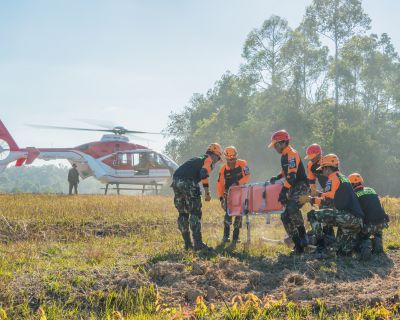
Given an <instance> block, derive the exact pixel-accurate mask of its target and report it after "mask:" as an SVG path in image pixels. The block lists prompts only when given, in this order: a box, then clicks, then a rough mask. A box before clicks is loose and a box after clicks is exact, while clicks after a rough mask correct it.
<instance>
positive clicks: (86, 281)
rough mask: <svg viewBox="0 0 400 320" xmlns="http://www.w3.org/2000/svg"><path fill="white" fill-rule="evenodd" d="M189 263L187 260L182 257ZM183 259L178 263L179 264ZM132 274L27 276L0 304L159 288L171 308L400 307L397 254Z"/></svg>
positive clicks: (166, 264) (4, 291)
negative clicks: (268, 302)
mask: <svg viewBox="0 0 400 320" xmlns="http://www.w3.org/2000/svg"><path fill="white" fill-rule="evenodd" d="M181 257H182V258H184V256H183V255H182V256H181ZM178 260H179V259H178ZM137 267H139V266H136V267H131V268H129V269H119V268H114V269H106V268H105V269H99V268H97V269H95V268H94V269H91V270H86V271H77V270H64V271H62V272H53V273H49V274H47V275H46V276H45V278H43V276H42V275H36V274H33V275H32V274H29V275H28V274H26V275H24V274H22V275H20V276H16V277H14V279H13V280H12V282H10V283H8V284H7V286H3V287H2V286H1V285H0V289H1V290H0V301H6V300H7V298H8V297H9V296H13V297H21V299H22V297H28V299H29V301H30V304H32V306H31V307H32V308H33V309H34V308H36V307H38V306H39V305H40V303H41V302H43V299H46V300H49V301H51V300H59V301H64V302H65V301H68V299H69V297H71V296H73V297H75V299H78V300H80V301H82V303H84V302H85V301H86V299H88V297H90V296H91V295H92V294H94V293H96V292H99V291H101V292H108V291H110V290H113V291H121V290H130V291H132V292H133V291H135V290H137V289H138V288H140V287H142V286H148V285H150V284H152V283H153V284H155V285H156V288H157V290H158V291H159V293H160V297H161V301H162V302H163V303H165V304H167V305H169V306H178V305H185V304H188V305H193V304H194V303H195V301H196V298H197V297H198V296H202V297H204V298H205V299H206V301H208V302H213V303H216V304H221V305H222V304H223V303H224V302H227V303H230V302H231V301H232V299H234V298H235V296H238V295H243V294H245V293H254V294H255V295H257V296H258V297H259V298H264V297H266V296H268V297H272V298H273V299H280V298H281V297H282V296H284V295H285V296H286V297H287V299H288V300H291V301H295V302H299V303H313V301H314V300H315V299H317V298H321V299H323V300H324V301H326V303H327V304H328V306H330V307H331V308H337V309H343V308H347V307H348V308H351V307H354V306H364V305H371V306H374V305H377V304H381V303H383V304H393V303H397V302H399V300H400V298H399V293H400V291H399V290H400V251H390V252H389V253H388V254H387V255H381V256H375V257H374V258H373V259H372V260H371V261H368V262H360V261H359V260H357V259H356V258H351V257H340V258H337V259H329V260H325V261H321V260H317V259H315V257H314V256H313V255H304V256H301V257H299V256H292V257H291V256H284V255H282V256H278V257H276V258H262V257H254V258H252V257H250V258H249V260H247V261H245V262H243V261H240V260H238V259H237V258H233V257H222V256H217V257H213V258H212V259H201V258H200V257H197V256H196V257H195V259H194V261H190V262H189V261H186V260H185V259H183V260H182V262H175V261H174V262H172V261H168V260H167V261H158V262H155V263H149V264H146V265H144V266H140V267H141V269H143V268H145V269H146V270H147V271H145V272H138V271H137V270H138V269H137Z"/></svg>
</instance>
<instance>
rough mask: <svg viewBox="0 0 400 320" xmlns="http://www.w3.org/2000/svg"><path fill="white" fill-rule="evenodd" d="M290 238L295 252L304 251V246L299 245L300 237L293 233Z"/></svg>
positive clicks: (300, 252)
mask: <svg viewBox="0 0 400 320" xmlns="http://www.w3.org/2000/svg"><path fill="white" fill-rule="evenodd" d="M292 240H293V242H294V248H293V252H294V253H296V254H302V253H304V248H303V246H302V245H301V239H300V237H299V236H298V235H295V236H293V237H292Z"/></svg>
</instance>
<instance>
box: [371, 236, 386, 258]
mask: <svg viewBox="0 0 400 320" xmlns="http://www.w3.org/2000/svg"><path fill="white" fill-rule="evenodd" d="M372 250H373V253H374V254H381V253H383V240H382V236H375V237H374V239H373V241H372Z"/></svg>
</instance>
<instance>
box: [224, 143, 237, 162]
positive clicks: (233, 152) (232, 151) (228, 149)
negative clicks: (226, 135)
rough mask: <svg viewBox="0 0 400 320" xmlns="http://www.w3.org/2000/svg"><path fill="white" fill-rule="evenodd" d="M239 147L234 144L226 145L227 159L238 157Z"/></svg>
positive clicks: (225, 153)
mask: <svg viewBox="0 0 400 320" xmlns="http://www.w3.org/2000/svg"><path fill="white" fill-rule="evenodd" d="M237 154H238V152H237V149H236V148H235V147H234V146H230V147H226V148H225V151H224V155H225V159H227V160H232V159H235V158H236V157H237Z"/></svg>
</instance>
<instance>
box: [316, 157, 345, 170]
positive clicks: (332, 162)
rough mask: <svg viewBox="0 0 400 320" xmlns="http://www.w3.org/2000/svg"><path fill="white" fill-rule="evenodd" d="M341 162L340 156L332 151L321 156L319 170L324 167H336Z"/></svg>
mask: <svg viewBox="0 0 400 320" xmlns="http://www.w3.org/2000/svg"><path fill="white" fill-rule="evenodd" d="M339 164H340V160H339V157H338V156H337V155H336V154H333V153H330V154H327V155H326V156H323V157H322V158H321V162H320V166H319V168H318V169H317V170H321V169H322V168H324V167H336V168H338V167H339Z"/></svg>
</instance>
